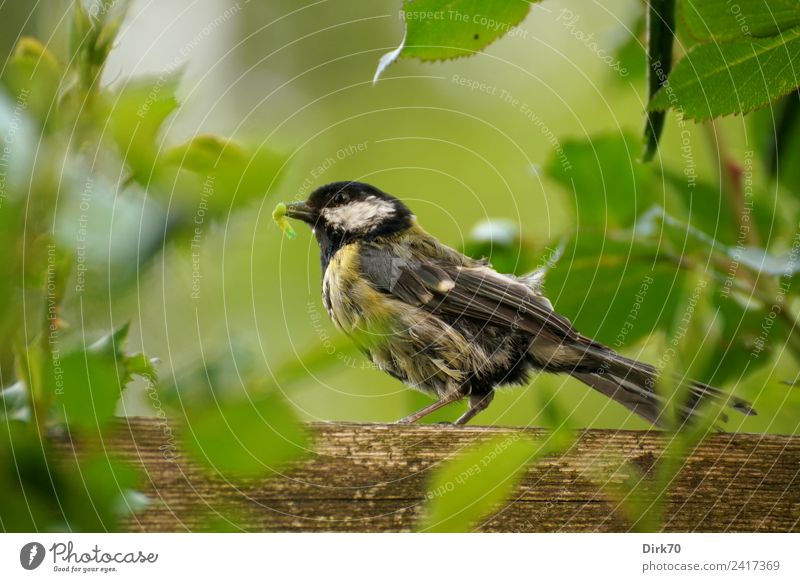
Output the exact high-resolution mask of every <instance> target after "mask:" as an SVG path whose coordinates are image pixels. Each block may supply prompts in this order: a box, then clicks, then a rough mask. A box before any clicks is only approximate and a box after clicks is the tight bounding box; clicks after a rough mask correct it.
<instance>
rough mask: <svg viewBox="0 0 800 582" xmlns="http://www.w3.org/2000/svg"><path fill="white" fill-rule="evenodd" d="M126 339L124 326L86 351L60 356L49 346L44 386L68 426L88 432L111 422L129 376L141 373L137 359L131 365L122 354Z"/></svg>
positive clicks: (128, 357) (126, 333) (54, 347)
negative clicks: (53, 398) (52, 397)
mask: <svg viewBox="0 0 800 582" xmlns="http://www.w3.org/2000/svg"><path fill="white" fill-rule="evenodd" d="M127 335H128V325H127V324H125V325H123V326H122V327H120V328H119V329H117V330H116V331H114V332H112V333H110V334H108V335H105V336H103V337H101V338H100V339H99V340H97V341H96V342H95V343H93V344H92V345H90V346H88V347H86V348H78V349H74V350H71V351H67V352H66V353H63V352H61V351H60V345H58V344H55V345H51V346H50V349H51V353H50V355H49V356H50V357H49V358H47V361H46V362H45V364H44V368H45V372H44V383H45V387H46V390H47V392H48V394H51V395H53V396H54V397H55V405H56V410H57V412H59V413H60V415H61V417H62V418H63V420H64V421H65V422H66V423H67V424H69V425H70V426H73V427H76V428H78V429H81V430H85V431H91V430H94V429H98V428H103V427H104V426H105V425H106V424H107V423H108V422H109V421H110V420H111V419H112V418H113V416H114V410H115V409H116V405H117V402H118V401H119V398H120V395H121V391H122V389H123V388H124V387H125V385H126V384H127V383H128V382H130V380H131V376H132V375H133V374H139V373H141V371H142V362H141V359H140V356H139V355H137V356H133V358H134V359H133V361H131V360H130V358H131V356H128V355H126V354H125V343H126V339H127ZM153 373H154V372H153Z"/></svg>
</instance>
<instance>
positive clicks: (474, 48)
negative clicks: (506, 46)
mask: <svg viewBox="0 0 800 582" xmlns="http://www.w3.org/2000/svg"><path fill="white" fill-rule="evenodd" d="M536 1H538V0H531V1H530V2H528V1H525V2H520V1H519V0H415V1H413V2H412V1H411V0H405V1H404V2H403V8H402V11H401V19H402V20H403V21H404V22H405V33H404V35H403V40H402V42H401V43H400V46H399V47H397V48H396V49H395V50H393V51H392V52H390V53H387V54H385V55H384V56H383V57H381V60H380V63H379V64H378V68H377V70H376V71H375V78H374V80H375V81H377V80H378V78H379V77H380V76H381V74H383V72H384V71H385V70H386V68H387V67H388V66H389V65H391V64H392V63H393V62H394V61H396V60H397V59H398V58H417V59H421V60H423V61H438V60H443V59H454V58H457V57H465V56H470V55H473V54H475V53H476V52H479V51H481V50H483V49H484V48H486V47H487V46H488V45H489V44H491V43H492V42H494V41H495V40H497V39H498V38H500V37H502V36H504V35H505V34H507V33H508V32H509V31H511V29H512V28H514V27H515V26H517V25H518V24H519V23H520V22H522V20H523V19H524V18H525V16H527V14H528V11H529V10H530V7H531V5H532V4H533V3H534V2H536Z"/></svg>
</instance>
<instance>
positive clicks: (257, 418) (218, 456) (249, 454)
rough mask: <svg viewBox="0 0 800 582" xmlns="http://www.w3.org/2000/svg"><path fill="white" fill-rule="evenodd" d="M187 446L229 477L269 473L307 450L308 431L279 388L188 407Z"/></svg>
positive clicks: (266, 474) (190, 451)
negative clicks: (250, 395) (264, 393)
mask: <svg viewBox="0 0 800 582" xmlns="http://www.w3.org/2000/svg"><path fill="white" fill-rule="evenodd" d="M182 439H183V443H184V447H185V448H186V450H187V451H188V452H189V453H190V454H191V455H192V457H194V458H195V459H196V460H197V461H198V462H200V463H201V464H203V465H205V466H207V467H209V468H210V469H212V470H213V471H216V472H218V473H220V474H221V475H224V476H226V477H228V478H243V477H260V476H268V475H271V474H273V473H275V472H276V471H278V470H280V469H282V468H284V467H285V466H286V465H287V464H288V463H291V462H294V461H296V460H298V459H300V458H302V457H303V456H305V454H306V453H308V451H309V448H310V439H309V435H308V433H307V432H306V430H305V428H304V427H303V426H302V425H301V424H300V422H299V420H298V419H297V415H296V414H295V412H294V410H293V409H292V407H291V406H290V405H289V404H288V403H287V402H286V401H285V400H284V398H283V397H282V396H281V394H280V393H278V392H277V391H272V392H269V393H268V394H266V395H264V396H259V397H257V398H254V399H241V400H238V401H233V402H229V401H222V402H217V403H216V405H215V406H208V405H204V406H199V407H196V408H195V407H192V408H189V409H187V411H186V427H185V428H184V430H183V432H182Z"/></svg>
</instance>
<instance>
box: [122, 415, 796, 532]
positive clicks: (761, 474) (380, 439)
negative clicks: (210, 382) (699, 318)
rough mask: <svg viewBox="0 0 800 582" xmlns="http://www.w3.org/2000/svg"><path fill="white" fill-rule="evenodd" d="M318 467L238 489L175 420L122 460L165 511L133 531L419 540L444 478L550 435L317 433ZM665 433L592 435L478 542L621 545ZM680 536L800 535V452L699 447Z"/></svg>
mask: <svg viewBox="0 0 800 582" xmlns="http://www.w3.org/2000/svg"><path fill="white" fill-rule="evenodd" d="M309 430H310V431H311V432H312V433H313V434H314V439H315V453H314V455H313V456H312V457H311V458H310V459H308V460H307V461H305V462H303V463H302V464H300V465H298V466H296V467H294V468H293V469H291V470H290V471H288V472H287V473H286V474H283V475H274V476H273V477H271V478H268V479H263V480H257V481H254V480H251V481H244V482H242V481H237V482H236V483H233V482H228V481H226V480H225V479H223V478H221V477H220V476H218V475H212V474H209V473H208V472H207V471H204V470H201V469H200V468H198V467H196V466H194V465H193V464H192V463H190V462H188V461H187V460H186V459H185V458H184V457H182V456H181V455H180V454H177V451H176V449H175V442H176V440H177V439H176V438H175V435H174V430H173V428H172V426H171V425H169V424H168V423H167V422H166V421H165V420H163V419H156V418H129V419H124V420H121V421H120V425H119V427H118V428H117V429H116V432H115V436H114V438H113V444H112V446H111V449H112V450H115V451H117V452H118V453H119V454H120V455H121V456H122V457H123V458H124V459H126V460H128V461H129V462H130V463H132V464H134V465H137V466H139V467H141V468H142V469H143V474H144V475H145V477H146V482H145V483H143V487H144V489H145V492H146V493H147V495H148V496H149V497H150V498H151V499H152V500H153V501H154V503H153V504H151V505H150V507H149V508H147V509H146V510H144V511H143V512H140V513H138V514H135V515H133V516H132V517H130V518H129V519H128V521H127V522H126V524H125V529H128V530H130V531H151V532H152V531H160V532H161V531H204V530H208V529H212V530H226V529H230V530H234V531H240V530H246V531H357V532H385V531H413V530H414V529H415V527H416V524H417V523H418V522H419V518H420V516H421V515H422V511H423V509H424V503H425V500H426V496H428V495H434V494H435V492H431V491H428V489H427V484H428V483H429V481H430V477H431V474H432V471H433V470H434V469H435V468H436V467H437V466H438V465H440V464H441V463H442V462H443V461H445V460H447V459H450V458H452V457H453V456H454V455H459V454H460V453H461V452H462V451H463V450H464V449H465V447H469V446H471V445H474V444H477V443H479V442H481V441H483V440H485V439H489V438H492V437H496V436H498V435H501V436H502V435H507V436H509V437H510V438H514V437H516V436H520V435H522V436H531V437H541V436H542V435H543V434H545V433H544V432H543V431H541V430H537V429H512V428H486V427H458V428H456V427H450V426H438V425H437V426H397V425H363V424H338V423H337V424H315V425H311V426H310V427H309ZM664 439H665V437H664V436H663V435H659V433H657V432H636V431H605V430H587V431H584V432H581V433H580V435H579V438H578V440H577V441H576V443H575V444H574V445H573V446H572V447H571V448H570V449H569V450H568V451H567V452H565V453H564V454H562V455H560V456H557V457H548V458H545V459H544V460H543V461H541V462H539V463H537V464H536V465H534V466H531V467H529V468H528V469H527V471H526V473H525V475H524V478H523V480H522V483H521V485H520V486H519V487H518V488H517V490H516V492H515V494H514V496H513V498H512V499H511V500H509V501H508V502H506V503H505V504H503V506H502V507H500V508H499V509H498V511H497V512H496V513H495V514H494V515H493V516H491V517H490V518H489V519H487V520H486V521H484V522H483V523H480V524H477V525H476V530H478V531H498V532H560V531H565V532H598V531H599V532H612V531H614V532H619V531H629V530H631V523H630V522H629V521H628V520H627V519H626V516H625V512H624V511H623V507H624V506H622V505H621V504H620V503H619V501H618V496H617V497H615V495H614V493H613V492H614V491H615V490H616V486H617V485H618V484H619V483H620V482H621V481H622V480H623V479H626V478H628V477H629V476H630V474H631V470H630V464H631V463H632V464H633V465H635V466H637V467H638V468H639V469H641V470H644V471H647V470H648V469H649V468H651V467H652V466H653V465H654V463H655V462H656V460H657V459H658V458H659V455H660V454H661V451H662V450H663V446H664ZM665 514H666V521H665V528H664V529H665V530H666V531H715V532H726V531H744V532H767V531H781V532H784V531H798V530H800V439H798V438H796V437H785V436H775V435H755V434H718V435H714V436H712V437H710V438H709V439H707V440H706V441H705V442H703V443H702V444H701V445H699V446H698V447H697V448H696V449H695V450H694V451H693V452H692V454H691V456H690V458H689V459H688V461H687V462H686V464H685V465H684V467H683V468H682V470H681V472H680V474H679V476H678V478H677V479H676V481H675V482H674V483H673V486H672V487H671V488H670V494H669V497H668V502H667V505H666V510H665Z"/></svg>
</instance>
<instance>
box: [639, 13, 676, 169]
mask: <svg viewBox="0 0 800 582" xmlns="http://www.w3.org/2000/svg"><path fill="white" fill-rule="evenodd" d="M648 4H649V7H648V9H647V88H648V96H649V99H652V98H653V95H655V94H656V93H657V92H658V90H659V89H660V88H661V87H663V86H664V85H665V84H666V83H667V77H668V76H669V72H670V71H671V70H672V44H673V42H674V40H675V0H651V1H650V2H649V3H648ZM665 118H666V112H665V111H648V112H647V119H646V122H645V126H644V153H643V154H642V161H643V162H649V161H650V160H652V159H653V156H654V155H655V154H656V150H658V140H659V139H660V138H661V132H662V131H663V130H664V120H665Z"/></svg>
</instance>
